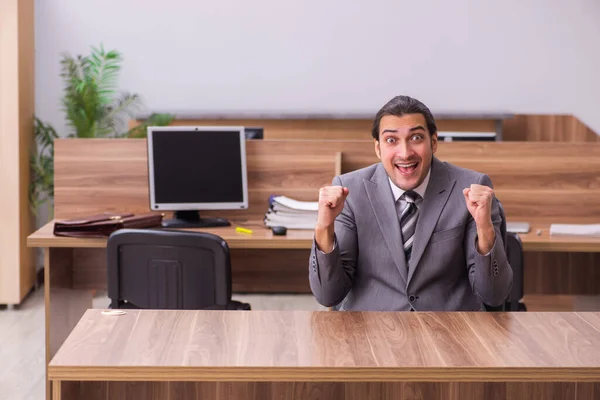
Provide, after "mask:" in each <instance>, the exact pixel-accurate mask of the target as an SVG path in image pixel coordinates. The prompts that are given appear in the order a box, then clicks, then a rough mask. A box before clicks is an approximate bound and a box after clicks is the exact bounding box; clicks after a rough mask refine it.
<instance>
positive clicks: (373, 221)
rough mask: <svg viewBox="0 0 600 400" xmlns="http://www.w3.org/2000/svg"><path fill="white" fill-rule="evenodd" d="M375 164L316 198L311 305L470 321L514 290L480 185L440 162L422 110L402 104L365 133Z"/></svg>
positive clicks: (481, 179) (399, 100) (488, 185)
mask: <svg viewBox="0 0 600 400" xmlns="http://www.w3.org/2000/svg"><path fill="white" fill-rule="evenodd" d="M372 133H373V138H374V144H375V152H376V154H377V157H378V158H379V159H380V160H381V162H380V163H377V164H374V165H371V166H369V167H366V168H363V169H360V170H358V171H353V172H350V173H347V174H344V175H341V176H336V177H335V178H334V179H333V183H332V186H327V187H323V188H321V189H320V191H319V211H318V218H317V225H316V228H315V235H314V241H313V246H312V250H311V255H310V260H309V280H310V286H311V289H312V292H313V294H314V296H315V297H316V299H317V301H318V302H319V303H320V304H322V305H324V306H336V305H337V306H338V309H340V310H348V311H349V310H400V311H475V310H484V309H485V306H484V304H487V305H490V306H498V305H501V304H502V303H503V302H504V300H505V299H506V297H507V296H508V294H509V291H510V289H511V286H512V279H513V272H512V269H511V267H510V265H509V264H508V261H507V258H506V254H505V251H504V244H503V240H502V236H501V233H500V223H501V217H500V214H499V207H498V201H497V199H496V198H495V197H494V192H493V190H492V182H491V180H490V178H489V177H488V176H487V175H484V174H481V173H478V172H475V171H471V170H468V169H464V168H459V167H457V166H454V165H452V164H449V163H446V162H442V161H440V160H438V159H437V158H436V157H435V156H434V154H435V152H436V149H437V128H436V125H435V121H434V118H433V116H432V114H431V112H430V111H429V109H428V108H427V107H426V106H425V105H424V104H423V103H421V102H420V101H418V100H416V99H413V98H410V97H408V96H397V97H395V98H393V99H392V100H390V101H389V102H388V103H387V104H385V105H384V106H383V107H382V109H381V110H379V112H378V113H377V115H376V116H375V121H374V124H373V132H372Z"/></svg>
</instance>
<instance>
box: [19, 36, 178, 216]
mask: <svg viewBox="0 0 600 400" xmlns="http://www.w3.org/2000/svg"><path fill="white" fill-rule="evenodd" d="M122 61H123V57H122V55H121V53H119V52H118V51H116V50H110V51H105V50H104V47H103V46H102V45H100V47H92V48H91V52H90V54H89V55H87V56H82V55H77V56H71V55H70V54H69V53H63V55H62V59H61V73H60V76H61V78H62V80H63V83H64V89H63V90H64V93H63V97H62V106H63V111H64V112H65V116H66V120H67V127H68V129H69V132H67V133H66V134H65V135H63V136H64V137H77V138H124V137H125V138H144V137H146V128H147V127H148V126H165V125H169V124H170V123H171V122H172V121H173V119H174V116H173V115H170V114H152V115H150V117H149V118H148V119H146V120H145V121H144V122H143V123H141V124H139V125H137V126H135V127H133V128H131V129H128V126H127V125H128V122H129V120H130V119H132V118H135V114H136V113H138V112H139V111H140V110H141V108H142V101H141V98H140V96H139V95H137V94H132V93H127V92H124V93H119V92H118V90H117V79H118V75H119V72H120V70H121V62H122ZM33 133H34V140H35V143H36V146H34V147H37V148H34V149H33V153H32V155H31V172H32V178H31V185H30V188H29V189H30V190H29V198H30V204H31V208H32V211H33V212H34V213H36V212H37V210H38V209H39V207H40V206H41V205H43V204H44V203H46V202H50V203H51V202H52V200H53V197H54V139H56V138H57V137H58V134H57V133H56V131H55V130H54V128H53V127H52V126H51V125H49V124H47V123H44V122H43V121H41V120H40V119H38V118H35V124H34V132H33ZM49 208H50V211H51V210H52V208H51V207H49Z"/></svg>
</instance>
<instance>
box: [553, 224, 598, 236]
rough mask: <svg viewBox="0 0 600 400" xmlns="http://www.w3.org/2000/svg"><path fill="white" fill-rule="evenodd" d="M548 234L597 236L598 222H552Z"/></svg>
mask: <svg viewBox="0 0 600 400" xmlns="http://www.w3.org/2000/svg"><path fill="white" fill-rule="evenodd" d="M550 235H575V236H599V237H600V224H552V225H550Z"/></svg>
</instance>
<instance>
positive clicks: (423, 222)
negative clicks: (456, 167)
mask: <svg viewBox="0 0 600 400" xmlns="http://www.w3.org/2000/svg"><path fill="white" fill-rule="evenodd" d="M455 182H456V179H452V177H451V176H450V174H449V173H448V170H447V168H446V166H445V165H444V164H443V163H442V162H440V161H439V160H438V159H437V158H435V157H434V158H433V161H432V163H431V176H430V179H429V183H428V185H427V189H426V190H425V196H424V198H423V204H422V205H421V208H420V209H419V218H418V219H417V227H416V229H415V241H414V244H413V249H412V254H411V258H410V262H409V270H408V278H407V282H410V280H411V278H412V276H413V274H414V272H415V269H416V267H417V266H418V265H419V261H420V260H421V257H422V256H423V252H424V251H425V247H426V246H427V243H428V242H429V238H430V237H431V234H432V233H433V229H434V228H435V226H436V225H437V221H438V219H439V218H440V214H441V213H442V210H443V209H444V206H445V205H446V201H447V200H448V197H449V196H450V193H451V192H452V188H453V187H454V184H455Z"/></svg>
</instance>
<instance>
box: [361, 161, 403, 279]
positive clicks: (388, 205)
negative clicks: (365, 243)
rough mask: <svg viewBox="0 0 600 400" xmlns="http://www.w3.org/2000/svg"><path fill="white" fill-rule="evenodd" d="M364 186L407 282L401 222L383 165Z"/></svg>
mask: <svg viewBox="0 0 600 400" xmlns="http://www.w3.org/2000/svg"><path fill="white" fill-rule="evenodd" d="M364 185H365V190H366V192H367V196H368V197H369V201H370V202H371V207H372V208H373V212H374V213H375V219H377V223H378V224H379V229H381V233H382V234H383V237H384V239H385V243H386V245H387V247H388V250H389V251H390V253H391V254H392V259H393V260H394V263H395V264H396V268H398V271H399V272H400V275H401V276H402V279H404V281H405V282H406V275H407V270H406V260H405V258H404V252H403V250H402V238H401V233H400V220H399V219H398V213H397V211H396V205H395V203H394V197H393V194H392V189H391V187H390V184H389V180H388V176H387V174H386V172H385V168H383V165H382V164H379V165H378V166H377V169H376V171H375V173H374V174H373V177H372V178H371V180H366V179H365V180H364Z"/></svg>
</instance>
